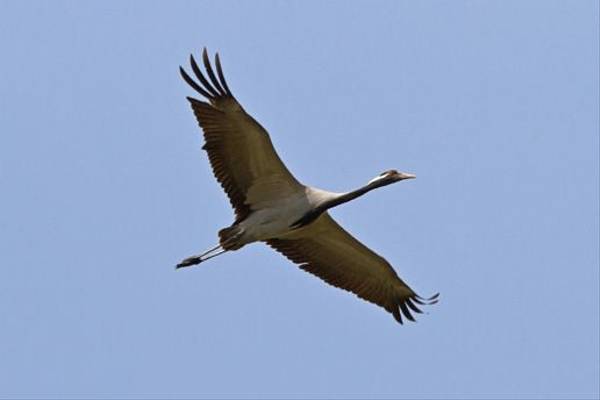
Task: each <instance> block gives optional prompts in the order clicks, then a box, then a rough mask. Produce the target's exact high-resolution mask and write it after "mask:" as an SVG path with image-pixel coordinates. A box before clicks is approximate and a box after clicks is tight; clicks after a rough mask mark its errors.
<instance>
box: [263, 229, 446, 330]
mask: <svg viewBox="0 0 600 400" xmlns="http://www.w3.org/2000/svg"><path fill="white" fill-rule="evenodd" d="M266 243H267V244H268V245H269V246H270V247H272V248H273V249H275V250H276V251H278V252H279V253H281V254H283V255H284V256H285V257H286V258H288V259H289V260H290V261H292V262H293V263H295V264H298V266H299V267H300V268H301V269H303V270H304V271H306V272H309V273H311V274H313V275H315V276H316V277H318V278H320V279H322V280H323V281H325V282H327V283H328V284H330V285H332V286H335V287H337V288H340V289H343V290H346V291H348V292H351V293H353V294H355V295H356V296H357V297H359V298H361V299H363V300H366V301H368V302H370V303H373V304H376V305H378V306H380V307H382V308H384V309H385V310H386V311H388V312H389V313H391V314H392V315H393V316H394V319H396V321H398V322H399V323H400V324H403V320H402V316H403V315H404V317H405V318H406V319H407V320H409V321H412V322H416V320H415V318H414V317H413V315H412V314H411V311H412V312H413V313H417V314H422V313H423V311H421V309H420V308H419V306H428V305H433V304H436V303H437V302H438V297H439V293H436V294H434V295H433V296H431V297H429V298H423V297H421V296H419V295H417V294H416V293H414V291H412V290H411V289H410V288H408V286H407V285H406V284H405V283H404V281H402V280H401V279H400V278H399V277H398V276H397V274H396V272H395V271H394V269H393V268H392V266H391V265H390V264H389V263H387V261H386V264H387V266H388V267H389V268H390V269H391V270H392V271H393V272H394V275H395V277H396V279H397V280H398V281H399V282H396V283H400V284H402V285H404V286H406V288H408V289H409V291H410V295H405V294H397V293H393V291H390V290H384V289H382V286H381V282H373V280H370V281H369V279H360V278H364V277H358V276H355V277H351V276H348V274H344V273H343V271H341V270H340V269H337V268H336V267H331V266H328V265H323V264H320V263H319V262H317V261H316V260H315V259H313V257H311V253H314V252H312V251H311V250H310V249H314V246H315V245H316V242H315V241H314V240H311V239H308V238H300V239H271V240H267V241H266ZM342 268H343V266H342Z"/></svg>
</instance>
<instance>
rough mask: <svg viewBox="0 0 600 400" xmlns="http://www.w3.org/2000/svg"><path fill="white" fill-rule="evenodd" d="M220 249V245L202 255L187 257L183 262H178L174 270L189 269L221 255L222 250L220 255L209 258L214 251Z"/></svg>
mask: <svg viewBox="0 0 600 400" xmlns="http://www.w3.org/2000/svg"><path fill="white" fill-rule="evenodd" d="M220 248H221V245H220V244H219V245H217V246H215V247H213V248H212V249H210V250H207V251H205V252H204V253H202V254H198V255H196V256H191V257H188V258H186V259H185V260H183V261H182V262H180V263H179V264H177V266H176V267H175V268H176V269H177V268H183V267H190V266H192V265H196V264H200V263H201V262H202V261H206V260H208V259H209V258H212V257H214V256H216V255H217V254H221V253H222V252H223V251H224V250H223V251H221V252H220V253H217V254H215V255H212V256H209V255H210V254H211V253H213V252H214V251H215V250H218V249H220Z"/></svg>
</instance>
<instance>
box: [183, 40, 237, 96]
mask: <svg viewBox="0 0 600 400" xmlns="http://www.w3.org/2000/svg"><path fill="white" fill-rule="evenodd" d="M202 62H203V63H204V68H205V69H206V73H207V74H208V78H209V79H210V82H209V81H208V79H206V77H205V76H204V74H203V73H202V70H201V69H200V68H199V67H198V64H197V63H196V60H195V59H194V55H193V54H190V65H191V67H192V71H193V72H194V75H195V76H196V78H197V79H198V80H199V81H200V84H198V83H197V82H196V81H194V79H192V78H191V77H190V76H189V75H188V73H187V72H185V70H184V69H183V67H181V66H180V67H179V73H180V74H181V77H182V78H183V80H184V81H186V83H187V84H188V85H190V86H191V87H192V89H194V90H195V91H196V92H198V93H199V94H201V95H202V96H204V97H205V98H206V99H208V100H209V101H210V102H211V103H213V104H214V103H215V102H218V101H219V100H223V99H227V98H229V99H232V100H235V98H234V97H233V94H231V90H229V86H228V85H227V81H225V76H224V74H223V68H222V67H221V59H220V58H219V53H215V66H216V67H217V75H218V79H217V76H215V73H214V71H213V68H212V65H211V64H210V60H209V58H208V51H207V50H206V47H205V48H204V50H203V51H202ZM188 99H189V98H188Z"/></svg>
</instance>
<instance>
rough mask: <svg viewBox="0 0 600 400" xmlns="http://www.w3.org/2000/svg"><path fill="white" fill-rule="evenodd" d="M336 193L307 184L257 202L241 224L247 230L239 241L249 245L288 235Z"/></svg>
mask: <svg viewBox="0 0 600 400" xmlns="http://www.w3.org/2000/svg"><path fill="white" fill-rule="evenodd" d="M337 196H338V194H337V193H331V192H326V191H324V190H320V189H316V188H313V187H308V186H305V187H301V188H299V190H298V191H296V192H293V193H290V194H288V195H287V196H285V197H281V198H275V199H272V200H270V201H265V200H263V201H258V202H257V203H255V204H253V205H254V207H251V209H252V213H251V214H250V215H249V216H248V218H246V219H244V220H243V221H241V222H240V223H239V224H238V226H239V227H240V229H242V231H243V232H244V234H243V235H242V237H241V239H240V240H241V242H242V243H244V244H248V243H252V242H258V241H265V240H269V239H275V238H285V236H286V234H289V233H291V232H292V231H294V230H296V229H301V227H293V226H294V224H295V223H296V222H297V221H299V220H301V219H302V218H303V217H305V216H306V215H309V214H310V213H311V212H313V211H314V210H315V209H317V208H318V207H319V205H321V204H323V203H324V202H326V201H327V200H331V199H335V198H336V197H337Z"/></svg>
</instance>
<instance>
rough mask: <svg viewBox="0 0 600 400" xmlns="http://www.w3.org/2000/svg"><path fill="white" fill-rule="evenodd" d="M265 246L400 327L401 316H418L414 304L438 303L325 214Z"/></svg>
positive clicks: (435, 296) (435, 298)
mask: <svg viewBox="0 0 600 400" xmlns="http://www.w3.org/2000/svg"><path fill="white" fill-rule="evenodd" d="M267 244H268V245H269V246H271V247H272V248H274V249H275V250H277V251H278V252H280V253H282V254H283V255H285V256H286V257H287V258H288V259H290V260H291V261H293V262H294V263H296V264H299V267H300V268H302V269H303V270H305V271H308V272H310V273H311V274H314V275H316V276H318V277H319V278H321V279H323V280H324V281H325V282H327V283H329V284H331V285H333V286H336V287H338V288H341V289H344V290H348V291H350V292H352V293H354V294H356V295H357V296H358V297H360V298H362V299H364V300H367V301H370V302H371V303H375V304H377V305H378V306H381V307H383V308H384V309H385V310H387V311H388V312H390V313H392V315H393V316H394V318H395V319H396V320H397V321H398V322H400V323H402V315H404V316H405V317H406V318H407V319H409V320H411V321H414V317H413V316H412V314H411V311H412V312H415V313H421V310H420V309H419V308H418V306H417V304H419V305H429V304H435V303H437V297H438V295H439V294H436V295H434V296H432V297H430V298H428V299H424V298H422V297H420V296H418V295H417V294H416V293H415V292H414V291H413V290H412V289H411V288H410V287H408V285H407V284H406V283H404V281H402V279H400V278H399V277H398V275H397V274H396V271H394V269H393V268H392V266H391V265H390V264H389V263H388V262H387V261H386V260H385V259H384V258H383V257H381V256H379V255H377V254H376V253H375V252H373V251H372V250H370V249H369V248H368V247H366V246H365V245H363V244H362V243H361V242H359V241H358V240H356V239H355V238H354V237H352V235H350V234H349V233H348V232H346V231H345V230H344V229H343V228H342V227H341V226H340V225H339V224H338V223H337V222H335V221H334V220H333V218H331V216H330V215H329V213H327V212H325V213H323V214H322V215H321V216H320V217H319V218H318V219H317V220H316V221H315V222H313V223H312V224H310V225H307V226H306V227H305V228H301V229H298V230H296V231H293V232H292V233H291V234H289V235H286V236H285V238H284V239H271V240H268V241H267ZM415 303H416V304H415Z"/></svg>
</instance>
